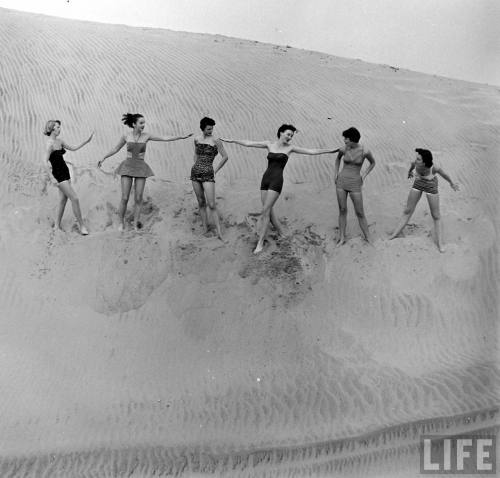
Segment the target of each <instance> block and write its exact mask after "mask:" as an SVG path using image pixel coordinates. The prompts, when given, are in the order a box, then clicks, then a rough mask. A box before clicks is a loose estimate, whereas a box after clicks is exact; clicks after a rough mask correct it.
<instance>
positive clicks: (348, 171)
mask: <svg viewBox="0 0 500 478" xmlns="http://www.w3.org/2000/svg"><path fill="white" fill-rule="evenodd" d="M342 136H343V137H344V143H345V147H343V148H341V149H340V151H339V154H338V155H337V159H336V160H335V184H336V186H337V201H338V204H339V232H340V236H339V239H338V241H337V246H341V245H342V244H345V230H346V225H347V195H349V196H351V201H352V204H353V206H354V211H355V213H356V216H357V217H358V222H359V226H360V227H361V231H362V232H363V235H364V236H365V239H366V241H367V242H368V243H370V244H371V237H370V231H369V229H368V222H367V220H366V217H365V212H364V208H363V194H362V192H361V187H362V185H363V182H364V180H365V178H366V176H368V174H370V172H371V170H372V169H373V168H374V167H375V159H374V158H373V155H372V153H371V152H370V150H368V149H365V148H364V146H362V145H361V144H359V140H360V138H361V134H360V133H359V131H358V130H357V129H356V128H352V127H351V128H348V129H346V130H345V131H343V132H342ZM341 159H343V160H344V166H343V168H342V170H341V171H340V173H339V168H340V160H341ZM365 159H366V160H368V162H369V163H370V165H369V166H368V168H367V169H366V170H365V171H364V172H363V174H361V167H362V166H363V163H364V161H365Z"/></svg>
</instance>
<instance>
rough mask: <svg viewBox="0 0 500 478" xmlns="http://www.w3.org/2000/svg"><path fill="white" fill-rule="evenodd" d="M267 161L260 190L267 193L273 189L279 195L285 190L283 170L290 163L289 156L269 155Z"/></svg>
mask: <svg viewBox="0 0 500 478" xmlns="http://www.w3.org/2000/svg"><path fill="white" fill-rule="evenodd" d="M267 160H268V165H267V169H266V172H265V173H264V176H262V182H261V183H260V190H261V191H267V190H268V189H272V190H273V191H276V192H277V193H281V190H282V188H283V170H284V169H285V166H286V163H287V161H288V156H287V155H286V154H285V153H269V154H268V155H267Z"/></svg>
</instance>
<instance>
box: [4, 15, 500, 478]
mask: <svg viewBox="0 0 500 478" xmlns="http://www.w3.org/2000/svg"><path fill="white" fill-rule="evenodd" d="M0 22H1V24H2V29H0V40H1V42H2V45H3V47H2V48H3V53H2V56H3V59H2V68H1V69H0V98H1V104H2V107H1V108H0V128H1V136H2V138H3V140H2V142H1V143H0V165H1V168H2V173H3V174H2V175H1V177H0V208H1V209H0V211H1V212H0V263H1V264H2V267H1V269H0V323H1V328H0V354H1V360H2V361H1V363H2V367H1V368H0V386H1V390H2V401H1V406H0V427H1V431H2V432H1V433H0V476H2V477H4V476H5V477H18V476H23V477H24V476H26V477H41V476H44V477H45V476H47V477H80V476H99V477H100V476H106V477H122V476H131V477H150V476H158V475H160V476H161V475H162V474H163V475H167V474H175V475H179V474H183V475H185V476H205V475H210V476H214V475H215V476H217V475H226V476H269V477H270V476H332V475H340V476H344V475H345V476H384V477H386V476H417V475H418V474H419V452H418V449H419V439H420V435H421V434H422V433H428V434H429V433H430V434H433V433H436V434H449V435H456V434H459V433H464V432H471V431H475V432H477V433H492V432H493V433H496V432H497V431H498V396H499V394H498V392H499V387H498V386H499V368H498V360H497V358H498V299H497V296H498V245H497V244H498V209H497V204H498V192H497V191H498V185H499V180H498V177H499V175H498V173H499V171H498V161H497V157H498V151H499V141H500V140H499V138H500V134H499V133H500V113H499V111H500V109H499V106H500V95H499V93H500V91H499V88H498V87H491V86H486V85H479V84H473V83H465V82H460V81H456V80H449V79H445V78H439V77H433V76H429V75H423V74H419V73H414V72H409V71H403V70H397V69H393V68H390V67H387V66H381V65H372V64H367V63H363V62H360V61H355V60H348V59H340V58H336V57H332V56H328V55H325V54H320V53H316V52H309V51H302V50H296V49H292V48H286V47H281V46H275V45H268V44H262V43H257V42H250V41H240V40H235V39H231V38H226V37H221V36H210V35H197V34H186V33H178V32H171V31H167V30H159V29H146V28H131V27H126V26H120V25H103V24H94V23H88V22H77V21H70V20H62V19H56V18H50V17H44V16H39V15H33V14H24V13H18V12H13V11H9V10H4V9H0ZM127 111H130V112H136V111H138V112H141V113H143V114H144V115H145V117H146V121H147V130H149V131H151V132H154V133H156V134H161V135H174V134H175V135H177V134H181V133H186V132H190V131H193V132H196V131H197V128H198V122H199V119H200V118H201V117H202V116H204V115H208V116H211V117H213V118H215V120H216V121H217V126H216V133H217V134H218V135H220V136H222V137H233V138H239V139H244V138H248V139H255V140H259V139H272V138H273V137H274V135H275V131H276V129H277V127H278V126H279V125H280V124H281V123H283V122H291V123H293V124H295V125H296V126H297V127H298V128H299V133H298V134H297V135H296V136H295V138H294V141H295V142H296V143H297V144H299V145H302V146H306V147H326V146H331V145H340V144H341V131H342V130H343V129H345V128H346V127H348V126H351V125H355V126H357V127H358V128H359V129H360V130H361V133H362V135H363V137H362V141H364V143H365V144H366V145H367V146H369V148H370V149H371V150H372V151H373V153H374V155H375V158H376V160H377V167H376V168H375V170H374V171H373V173H372V174H370V176H369V177H368V179H367V181H366V184H365V188H364V198H365V210H366V214H367V217H368V221H369V223H370V227H371V230H372V231H373V233H374V236H375V238H376V243H375V247H373V248H370V247H368V246H366V245H365V244H364V243H363V241H361V239H360V237H359V229H358V226H357V221H356V218H355V216H354V213H353V211H352V209H351V206H350V205H349V217H348V234H349V241H348V243H347V245H345V246H344V247H342V248H338V249H335V248H334V243H335V242H334V239H335V236H336V233H337V231H336V224H337V214H338V208H337V204H336V199H335V190H334V185H333V163H334V156H328V155H325V156H318V157H307V156H298V155H297V156H294V157H292V158H291V160H290V161H289V164H288V165H287V169H286V171H285V186H284V192H283V194H282V197H281V198H280V200H279V202H278V204H277V206H276V211H277V214H278V216H279V217H280V219H282V220H283V222H284V223H285V224H286V227H287V229H288V231H289V232H290V235H289V237H288V238H286V239H283V240H281V241H275V240H272V241H271V244H270V245H269V246H268V248H267V250H266V252H265V253H263V254H262V255H260V256H258V257H254V256H253V255H252V249H253V247H254V245H255V242H256V234H255V232H256V220H257V217H256V213H258V212H259V204H260V194H259V191H258V188H259V181H260V176H261V175H262V172H263V171H264V169H265V166H266V161H265V153H263V152H262V151H260V150H252V149H245V148H241V147H237V146H235V145H228V146H227V150H228V153H229V156H230V160H229V163H228V165H227V166H226V167H225V168H224V169H223V170H222V171H221V173H220V175H218V177H217V195H218V205H219V208H220V211H221V214H222V218H223V223H224V229H225V236H226V238H227V241H228V243H227V245H222V244H221V243H220V242H219V241H217V240H216V239H215V238H213V237H211V238H206V237H203V236H202V235H201V234H200V232H201V231H200V229H201V227H200V224H199V223H200V220H199V217H198V216H197V207H196V201H195V198H194V196H193V193H192V189H191V185H190V182H189V180H188V175H189V169H190V166H191V164H192V142H191V141H190V140H186V141H179V142H175V143H166V144H162V143H149V145H148V152H147V155H148V163H149V164H150V165H151V167H152V168H153V170H154V171H155V173H156V176H155V178H154V179H152V180H148V183H147V186H146V192H145V196H146V202H145V205H144V223H145V228H144V231H143V232H141V233H134V232H131V231H129V232H126V233H124V234H120V233H118V232H117V231H116V206H117V203H118V200H119V197H120V187H119V182H118V181H117V180H113V178H112V177H111V176H108V175H104V174H102V173H101V172H99V171H98V170H97V169H96V167H95V165H96V163H97V160H98V159H100V158H101V157H102V155H103V154H104V153H105V152H107V151H109V150H110V149H111V148H112V147H113V146H114V145H115V144H116V142H117V141H118V138H119V136H120V134H121V133H122V131H123V130H122V128H121V126H120V118H121V115H122V114H123V113H125V112H127ZM49 118H58V119H60V120H61V121H62V127H63V133H62V137H63V138H64V139H65V140H66V141H68V142H69V143H73V144H75V143H78V142H79V141H81V140H83V139H84V138H85V137H86V135H87V134H88V133H89V132H90V131H91V130H92V129H96V135H95V138H94V140H93V141H92V142H91V143H90V144H89V145H88V146H86V147H85V148H84V149H82V150H80V151H78V152H75V153H70V152H69V153H68V154H67V155H66V156H67V158H66V159H70V160H72V162H73V163H74V168H73V174H74V181H76V183H75V189H76V190H77V192H78V195H79V197H80V201H81V204H82V209H83V213H84V216H85V217H86V219H87V223H88V226H89V229H90V231H91V234H90V236H88V237H82V236H79V235H78V234H77V232H76V230H75V228H74V227H72V224H73V216H72V213H71V209H70V207H69V206H68V209H67V212H66V216H65V220H64V227H65V228H66V230H67V231H68V232H67V233H60V232H55V231H54V229H53V224H54V217H55V210H56V205H57V200H58V195H57V194H58V193H57V191H56V189H55V188H53V187H47V185H46V184H45V182H44V180H43V174H42V159H43V150H44V142H45V137H44V136H43V135H42V134H41V131H42V129H43V126H44V124H45V121H46V120H47V119H49ZM415 147H428V148H429V149H431V150H432V151H433V152H434V153H435V156H436V158H437V161H439V162H440V164H441V165H442V166H443V168H444V169H445V170H446V171H447V172H449V173H450V175H451V176H452V177H453V178H454V179H456V180H457V181H458V182H459V183H460V185H461V191H460V192H459V193H455V192H453V191H452V190H451V188H449V187H448V185H447V184H446V182H445V181H441V182H440V191H441V195H440V196H441V212H442V216H443V223H444V230H445V242H446V243H447V251H446V253H444V254H439V253H438V251H437V249H436V247H435V246H434V245H433V243H432V239H431V238H430V232H431V230H432V220H431V218H430V216H429V214H428V207H427V205H426V203H425V199H423V200H422V201H421V203H420V204H419V206H418V208H417V212H416V213H415V215H414V217H413V218H412V220H411V224H410V226H409V227H408V228H407V230H406V236H405V237H404V238H400V239H396V240H394V241H391V242H388V241H387V239H386V237H387V233H388V232H389V231H391V230H392V228H393V227H394V226H395V224H396V222H397V220H398V218H399V215H400V213H401V210H402V207H403V205H404V203H405V201H406V197H407V194H408V189H409V187H410V183H408V182H407V180H406V179H405V178H406V170H407V167H408V164H409V161H410V160H411V159H412V158H413V150H414V148H415ZM123 154H124V153H123V151H122V152H121V153H119V154H118V155H116V156H114V157H112V158H110V159H108V160H107V162H106V167H107V168H109V169H111V168H113V167H114V166H116V165H117V164H118V163H119V161H121V159H122V158H123Z"/></svg>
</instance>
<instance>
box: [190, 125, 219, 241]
mask: <svg viewBox="0 0 500 478" xmlns="http://www.w3.org/2000/svg"><path fill="white" fill-rule="evenodd" d="M214 126H215V121H214V120H213V119H212V118H207V117H204V118H202V119H201V121H200V129H201V131H202V133H201V135H199V136H196V137H195V138H194V165H193V167H192V168H191V178H190V179H191V181H192V184H193V190H194V192H195V194H196V199H197V200H198V206H199V208H200V216H201V222H202V224H203V229H204V231H205V233H207V232H208V216H211V217H212V218H213V221H214V223H215V228H216V230H217V237H218V238H219V239H220V240H222V231H221V227H220V219H219V213H218V211H217V206H216V204H215V175H216V174H217V171H219V170H220V169H221V168H222V167H223V166H224V164H226V162H227V160H228V156H227V153H226V150H225V149H224V145H223V144H222V142H221V140H220V139H214V138H213V136H212V134H213V130H214ZM218 154H220V155H221V157H222V160H221V162H220V163H219V164H218V165H217V167H216V168H215V169H214V167H213V165H212V163H213V161H214V159H215V157H216V156H217V155H218Z"/></svg>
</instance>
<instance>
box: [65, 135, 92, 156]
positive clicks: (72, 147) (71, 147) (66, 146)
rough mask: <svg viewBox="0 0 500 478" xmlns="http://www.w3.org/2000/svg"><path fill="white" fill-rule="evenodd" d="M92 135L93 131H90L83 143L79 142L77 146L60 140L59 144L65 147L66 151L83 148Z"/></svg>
mask: <svg viewBox="0 0 500 478" xmlns="http://www.w3.org/2000/svg"><path fill="white" fill-rule="evenodd" d="M93 136H94V132H93V131H92V133H90V136H89V137H88V138H87V139H86V140H85V141H84V142H83V143H81V144H79V145H78V146H71V145H70V144H68V143H66V142H64V141H61V145H62V146H63V147H64V148H65V149H67V150H68V151H78V150H79V149H80V148H83V147H84V146H85V145H86V144H87V143H90V141H91V140H92V137H93Z"/></svg>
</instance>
